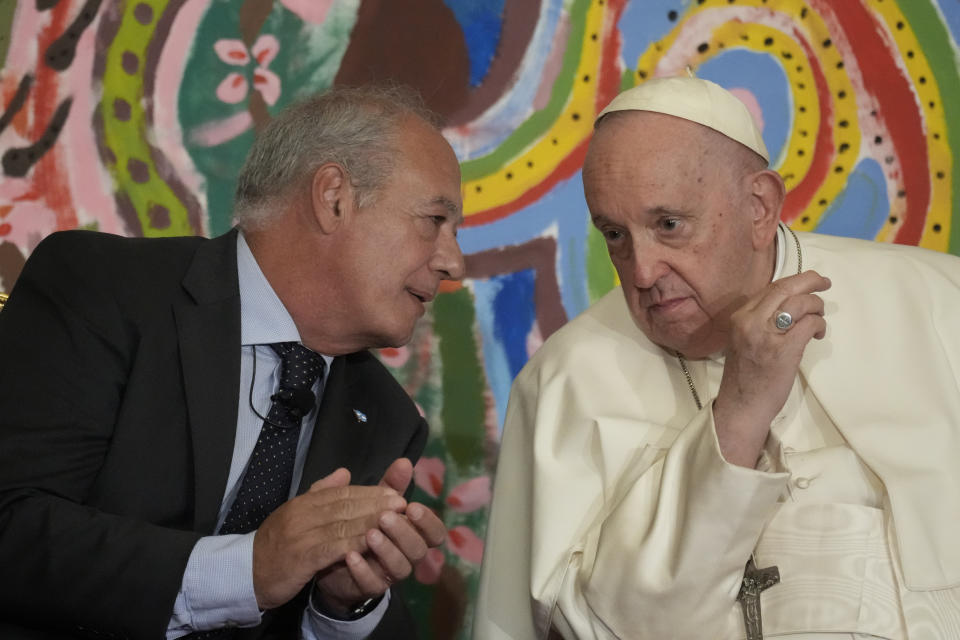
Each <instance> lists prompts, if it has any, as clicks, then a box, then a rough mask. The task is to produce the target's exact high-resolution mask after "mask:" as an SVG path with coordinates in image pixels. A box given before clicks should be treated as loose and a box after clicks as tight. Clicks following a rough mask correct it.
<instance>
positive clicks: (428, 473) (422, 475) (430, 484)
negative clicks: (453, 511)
mask: <svg viewBox="0 0 960 640" xmlns="http://www.w3.org/2000/svg"><path fill="white" fill-rule="evenodd" d="M446 469H447V467H446V465H444V464H443V460H441V459H440V458H420V460H419V461H417V466H415V467H414V468H413V481H414V482H415V483H416V484H417V486H418V487H420V488H421V489H423V490H424V491H426V492H427V494H428V495H430V496H431V497H433V498H437V497H439V496H440V492H441V491H443V474H444V472H445V471H446Z"/></svg>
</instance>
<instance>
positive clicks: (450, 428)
mask: <svg viewBox="0 0 960 640" xmlns="http://www.w3.org/2000/svg"><path fill="white" fill-rule="evenodd" d="M433 317H434V331H435V333H436V335H437V340H438V342H439V352H440V354H439V355H440V362H442V363H443V373H442V386H443V408H442V409H441V410H440V417H441V421H442V423H443V435H444V439H445V441H446V444H447V450H448V451H449V453H450V456H451V457H452V458H453V459H454V461H455V462H456V463H457V465H459V466H460V467H461V468H466V467H468V466H472V465H477V464H482V462H483V451H484V434H485V430H484V419H485V415H486V406H485V403H484V399H483V396H484V390H485V387H486V378H485V376H484V374H483V366H482V365H481V363H480V356H479V352H480V351H479V346H478V345H477V340H476V337H475V333H474V332H475V320H476V313H475V311H474V308H473V297H472V296H471V294H470V291H469V290H468V289H466V288H463V289H459V290H458V291H454V292H452V293H445V294H442V295H439V296H437V297H436V298H435V299H434V301H433Z"/></svg>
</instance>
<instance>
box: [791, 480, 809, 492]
mask: <svg viewBox="0 0 960 640" xmlns="http://www.w3.org/2000/svg"><path fill="white" fill-rule="evenodd" d="M793 486H795V487H796V488H797V489H806V488H808V487H809V486H810V478H802V477H801V478H795V479H794V481H793Z"/></svg>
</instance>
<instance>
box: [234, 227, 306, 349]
mask: <svg viewBox="0 0 960 640" xmlns="http://www.w3.org/2000/svg"><path fill="white" fill-rule="evenodd" d="M237 276H238V278H239V281H240V343H241V344H242V345H244V346H247V345H256V344H271V343H274V342H300V332H299V331H297V325H296V324H294V322H293V318H291V317H290V314H289V313H288V312H287V309H286V307H284V306H283V303H282V302H280V298H278V297H277V294H276V292H275V291H274V290H273V287H271V286H270V282H269V281H268V280H267V277H266V276H265V275H263V271H261V270H260V265H258V264H257V259H256V258H254V257H253V252H251V251H250V247H249V246H248V245H247V241H246V239H245V238H244V237H243V233H242V232H241V233H238V234H237Z"/></svg>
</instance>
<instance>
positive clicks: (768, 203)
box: [750, 169, 787, 248]
mask: <svg viewBox="0 0 960 640" xmlns="http://www.w3.org/2000/svg"><path fill="white" fill-rule="evenodd" d="M750 187H751V194H750V195H751V207H752V214H753V220H752V222H753V244H754V247H756V248H760V247H766V246H769V244H770V243H771V242H773V236H774V234H775V233H776V232H777V225H778V224H779V222H780V212H781V211H782V210H783V200H784V198H786V195H787V190H786V187H785V186H784V184H783V179H782V178H781V177H780V174H779V173H777V172H776V171H771V170H770V169H764V170H763V171H758V172H757V173H755V174H754V175H753V178H752V180H751V183H750Z"/></svg>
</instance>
